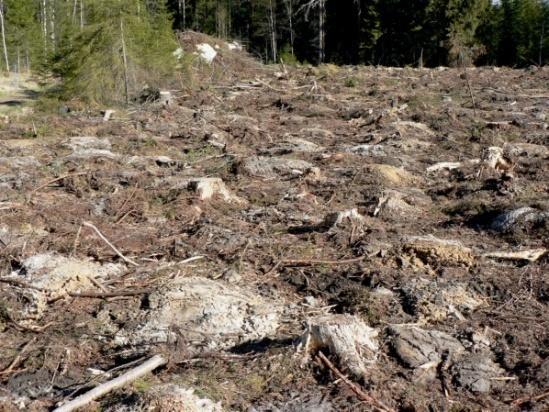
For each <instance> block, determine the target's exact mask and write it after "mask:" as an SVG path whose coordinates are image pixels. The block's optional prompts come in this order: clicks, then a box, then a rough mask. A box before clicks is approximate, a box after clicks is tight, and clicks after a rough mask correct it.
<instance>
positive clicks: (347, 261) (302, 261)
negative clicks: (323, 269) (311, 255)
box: [280, 256, 366, 266]
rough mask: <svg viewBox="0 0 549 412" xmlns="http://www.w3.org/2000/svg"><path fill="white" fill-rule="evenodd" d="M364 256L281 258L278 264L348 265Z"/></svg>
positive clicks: (362, 258) (359, 260)
mask: <svg viewBox="0 0 549 412" xmlns="http://www.w3.org/2000/svg"><path fill="white" fill-rule="evenodd" d="M365 258H366V256H359V257H357V258H352V259H341V260H317V259H290V260H282V261H281V262H280V266H316V265H348V264H351V263H357V262H361V261H363V260H364V259H365Z"/></svg>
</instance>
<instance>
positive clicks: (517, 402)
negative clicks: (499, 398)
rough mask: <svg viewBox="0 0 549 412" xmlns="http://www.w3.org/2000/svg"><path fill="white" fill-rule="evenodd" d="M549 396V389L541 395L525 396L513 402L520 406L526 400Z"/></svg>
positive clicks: (530, 400) (533, 400)
mask: <svg viewBox="0 0 549 412" xmlns="http://www.w3.org/2000/svg"><path fill="white" fill-rule="evenodd" d="M548 396H549V391H547V392H544V393H542V394H541V395H537V396H525V397H524V398H519V399H516V400H514V401H513V402H511V403H512V404H513V405H515V406H520V405H522V404H525V403H526V402H536V401H539V400H541V399H543V398H547V397H548Z"/></svg>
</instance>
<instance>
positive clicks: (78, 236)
mask: <svg viewBox="0 0 549 412" xmlns="http://www.w3.org/2000/svg"><path fill="white" fill-rule="evenodd" d="M81 232H82V225H80V226H78V230H77V231H76V236H75V237H74V243H73V244H72V253H71V255H72V256H74V255H76V248H77V247H78V240H79V239H80V233H81Z"/></svg>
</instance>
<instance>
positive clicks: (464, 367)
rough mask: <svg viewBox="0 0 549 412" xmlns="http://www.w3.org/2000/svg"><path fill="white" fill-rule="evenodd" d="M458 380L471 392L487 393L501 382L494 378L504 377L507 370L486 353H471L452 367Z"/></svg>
mask: <svg viewBox="0 0 549 412" xmlns="http://www.w3.org/2000/svg"><path fill="white" fill-rule="evenodd" d="M452 372H453V374H454V378H455V380H456V382H457V383H458V384H459V385H461V386H462V387H464V388H465V389H467V390H470V391H471V392H477V393H487V392H490V390H491V389H492V388H493V387H494V386H498V385H499V384H500V382H499V381H496V380H494V378H497V377H503V376H504V375H505V371H504V370H503V369H502V368H500V367H499V365H497V364H496V363H494V361H492V359H490V357H489V355H488V354H486V353H480V354H471V355H469V356H466V357H464V358H463V359H462V360H460V361H458V362H456V364H455V365H454V366H453V367H452Z"/></svg>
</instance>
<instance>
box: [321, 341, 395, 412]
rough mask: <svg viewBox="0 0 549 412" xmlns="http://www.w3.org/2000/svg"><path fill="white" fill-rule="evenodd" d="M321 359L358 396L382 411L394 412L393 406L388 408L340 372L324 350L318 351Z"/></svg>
mask: <svg viewBox="0 0 549 412" xmlns="http://www.w3.org/2000/svg"><path fill="white" fill-rule="evenodd" d="M317 357H318V358H319V359H320V360H322V362H324V364H325V365H326V366H327V367H328V368H329V369H330V370H331V371H332V372H333V373H334V374H335V375H336V376H337V377H338V378H339V379H341V380H342V381H343V382H345V383H346V384H347V386H348V387H349V388H350V389H351V390H352V391H353V392H354V393H355V394H356V395H357V396H358V398H359V399H360V400H362V401H364V402H367V403H369V404H370V405H373V406H375V407H376V408H378V409H379V410H381V411H385V412H394V410H393V409H391V408H388V407H387V406H385V405H384V404H383V403H381V402H380V401H378V400H377V399H375V398H373V397H372V396H370V395H368V394H367V393H365V392H364V391H363V390H362V389H361V388H360V387H359V386H358V385H356V384H355V383H353V382H351V381H350V380H349V378H347V377H346V376H345V375H344V374H343V373H341V372H340V370H339V369H337V368H336V367H335V366H334V364H333V363H332V362H330V360H329V359H328V358H327V357H326V356H325V355H324V354H323V353H322V352H318V356H317Z"/></svg>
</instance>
